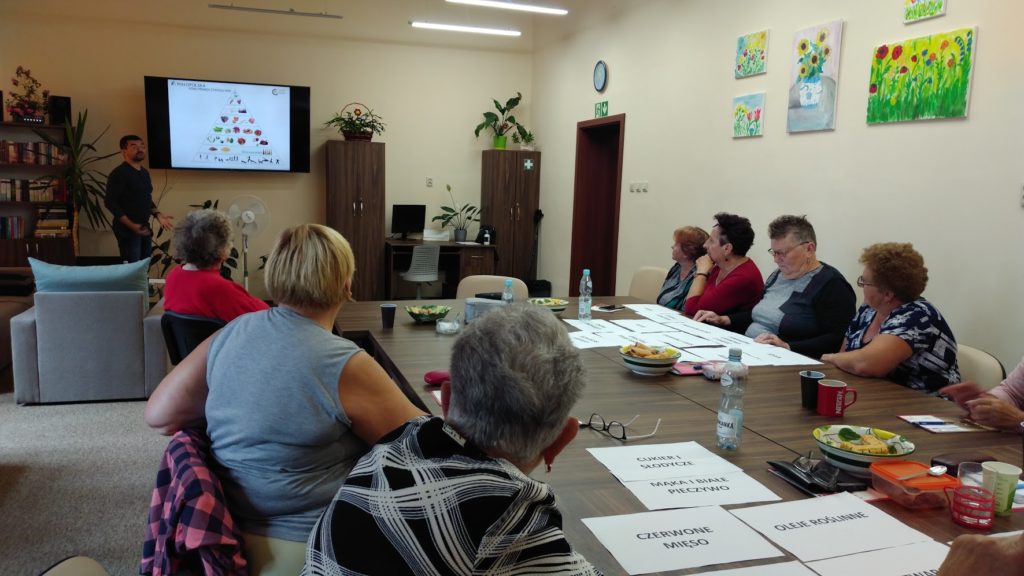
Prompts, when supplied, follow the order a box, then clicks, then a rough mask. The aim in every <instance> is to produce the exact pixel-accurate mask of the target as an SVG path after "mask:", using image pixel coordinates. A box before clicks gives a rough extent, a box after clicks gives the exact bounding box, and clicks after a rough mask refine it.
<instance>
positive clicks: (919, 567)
mask: <svg viewBox="0 0 1024 576" xmlns="http://www.w3.org/2000/svg"><path fill="white" fill-rule="evenodd" d="M946 554H949V547H948V546H946V545H945V544H940V543H938V542H935V541H929V542H920V543H917V544H910V545H909V546H900V547H899V548H888V549H885V550H875V551H873V552H865V553H863V554H854V555H852V556H841V557H839V558H829V559H828V560H819V561H817V562H811V563H809V564H808V566H809V567H810V568H811V569H813V570H814V571H815V572H817V573H818V574H820V575H821V576H860V575H862V574H871V576H905V575H907V574H936V573H938V571H939V566H941V565H942V561H943V560H945V559H946Z"/></svg>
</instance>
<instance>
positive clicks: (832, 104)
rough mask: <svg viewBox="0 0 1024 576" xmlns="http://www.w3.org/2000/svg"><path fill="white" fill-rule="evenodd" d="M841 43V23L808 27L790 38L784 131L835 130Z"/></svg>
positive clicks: (833, 22)
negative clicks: (791, 45)
mask: <svg viewBox="0 0 1024 576" xmlns="http://www.w3.org/2000/svg"><path fill="white" fill-rule="evenodd" d="M842 44H843V21H842V20H834V21H832V22H828V23H825V24H819V25H818V26H811V27H810V28H805V29H803V30H800V31H798V32H797V33H796V34H795V35H793V49H792V51H791V52H790V58H791V59H792V72H791V73H790V79H791V81H790V86H789V100H788V102H789V105H788V109H787V114H786V131H787V132H810V131H813V130H832V129H834V128H835V125H836V97H837V95H838V93H839V92H838V86H839V52H840V48H841V47H842Z"/></svg>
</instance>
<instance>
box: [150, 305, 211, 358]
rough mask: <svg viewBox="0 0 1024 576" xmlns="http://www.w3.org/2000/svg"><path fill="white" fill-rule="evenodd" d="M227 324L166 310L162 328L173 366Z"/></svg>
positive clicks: (161, 320) (161, 323) (161, 319)
mask: <svg viewBox="0 0 1024 576" xmlns="http://www.w3.org/2000/svg"><path fill="white" fill-rule="evenodd" d="M225 324H227V322H225V321H223V320H221V319H219V318H206V317H204V316H189V315H188V314H178V313H177V312H171V311H170V310H165V311H164V315H163V317H161V318H160V328H161V329H162V330H163V333H164V343H165V344H167V354H168V355H169V356H170V357H171V364H174V365H177V364H178V363H179V362H181V360H182V358H184V357H185V356H188V354H189V352H191V351H192V350H194V349H195V348H196V346H199V345H200V344H202V343H203V340H206V339H207V338H209V337H210V335H211V334H213V333H214V332H216V331H217V330H220V329H221V328H222V327H223V326H224V325H225Z"/></svg>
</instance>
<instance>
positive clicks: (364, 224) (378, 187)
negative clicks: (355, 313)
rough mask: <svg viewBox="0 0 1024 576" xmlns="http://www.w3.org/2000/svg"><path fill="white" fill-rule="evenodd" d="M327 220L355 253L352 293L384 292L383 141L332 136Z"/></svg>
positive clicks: (370, 296) (377, 295)
mask: <svg viewBox="0 0 1024 576" xmlns="http://www.w3.org/2000/svg"><path fill="white" fill-rule="evenodd" d="M327 225H328V226H330V227H331V228H334V229H335V230H337V231H338V232H341V234H342V235H343V236H344V237H345V238H346V239H347V240H348V241H349V243H350V244H351V245H352V251H353V252H354V253H355V257H356V274H355V277H354V278H353V280H352V295H353V297H354V298H355V299H356V300H382V299H383V298H384V257H383V256H384V144H382V143H379V142H350V141H345V140H330V141H328V142H327Z"/></svg>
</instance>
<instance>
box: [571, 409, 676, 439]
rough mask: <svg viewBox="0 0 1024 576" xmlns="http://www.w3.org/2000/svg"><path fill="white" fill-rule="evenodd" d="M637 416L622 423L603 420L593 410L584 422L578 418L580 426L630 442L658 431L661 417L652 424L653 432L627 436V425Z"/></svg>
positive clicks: (648, 436)
mask: <svg viewBox="0 0 1024 576" xmlns="http://www.w3.org/2000/svg"><path fill="white" fill-rule="evenodd" d="M639 417H640V415H639V414H637V415H636V416H633V417H632V418H630V420H629V422H626V423H622V422H619V421H618V420H608V421H605V419H604V416H601V415H600V414H598V413H597V412H594V413H593V414H591V415H590V419H588V420H587V421H585V422H584V421H583V420H582V419H581V420H580V428H590V429H591V430H596V431H598V432H604V433H605V434H607V435H609V436H611V437H612V438H615V439H616V440H621V441H623V442H631V441H633V440H641V439H643V438H650V437H651V436H654V435H655V434H657V433H658V427H659V426H661V418H658V421H657V422H656V423H655V424H654V432H651V433H650V434H643V435H641V436H632V435H630V436H627V435H626V428H628V427H629V425H630V424H632V423H633V422H635V421H636V419H637V418H639Z"/></svg>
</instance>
